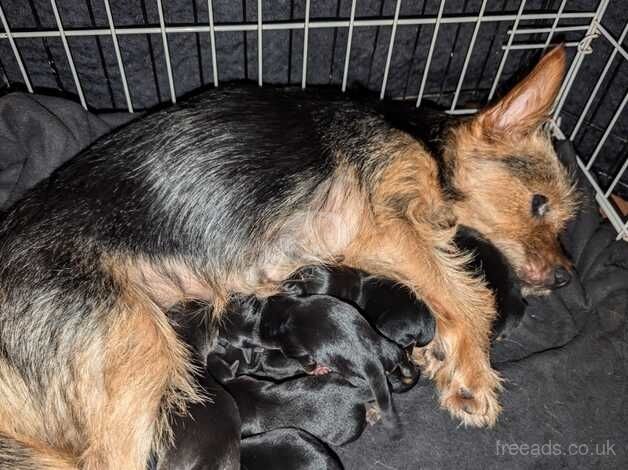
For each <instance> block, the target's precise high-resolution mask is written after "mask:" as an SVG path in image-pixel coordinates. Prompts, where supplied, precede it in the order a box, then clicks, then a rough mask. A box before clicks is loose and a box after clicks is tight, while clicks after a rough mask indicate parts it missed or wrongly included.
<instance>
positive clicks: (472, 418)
mask: <svg viewBox="0 0 628 470" xmlns="http://www.w3.org/2000/svg"><path fill="white" fill-rule="evenodd" d="M442 373H446V374H447V375H448V376H449V377H447V378H449V379H450V380H446V378H443V377H437V383H438V384H439V388H440V393H441V395H440V403H441V406H442V407H443V408H445V409H447V410H448V411H449V413H450V414H451V415H452V416H453V417H455V418H457V419H459V420H460V421H461V422H462V424H463V425H465V426H473V427H485V426H488V427H492V426H493V425H494V424H495V422H496V421H497V417H498V416H499V413H500V411H501V406H500V404H499V402H498V398H497V396H498V392H499V391H501V389H502V385H501V380H500V378H499V376H498V375H497V373H496V372H495V371H493V370H491V369H488V370H486V371H481V370H475V371H473V372H472V374H471V375H467V374H465V373H463V372H462V371H461V370H454V371H453V373H452V372H450V371H443V372H442ZM439 375H440V374H439ZM439 378H440V379H441V380H439ZM443 382H444V383H443Z"/></svg>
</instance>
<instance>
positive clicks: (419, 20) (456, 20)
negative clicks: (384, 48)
mask: <svg viewBox="0 0 628 470" xmlns="http://www.w3.org/2000/svg"><path fill="white" fill-rule="evenodd" d="M594 16H595V13H594V12H582V13H564V14H563V15H562V17H561V18H562V19H568V18H569V19H591V18H593V17H594ZM555 17H556V13H527V14H525V15H523V16H522V17H521V21H524V20H526V21H527V20H551V19H554V18H555ZM515 19H516V15H513V14H499V15H497V14H496V15H485V16H483V17H482V18H481V19H479V18H478V16H443V17H442V19H441V20H440V23H441V24H465V23H476V22H477V21H478V20H479V21H480V22H482V23H492V22H502V21H514V20H515ZM349 23H350V21H349V20H316V21H310V23H309V28H311V29H327V28H348V27H349ZM435 23H436V17H427V16H425V17H414V18H399V21H398V22H397V24H398V26H417V25H433V24H435ZM259 24H260V23H259V22H258V23H237V24H215V25H214V31H215V32H240V33H241V32H246V31H258V30H259V29H260V28H259ZM353 25H354V27H369V26H392V25H393V19H392V18H390V19H388V18H382V19H363V20H354V21H353ZM261 29H262V30H264V31H280V30H291V29H292V30H298V29H305V22H304V21H291V22H272V21H271V22H267V23H263V24H262V26H261ZM164 30H165V32H166V33H167V34H177V33H179V34H182V33H209V32H210V27H209V25H202V24H196V25H185V26H166V27H165V28H164ZM161 31H162V30H161V28H160V27H158V26H133V27H126V28H116V33H117V34H118V36H124V35H133V34H136V35H137V34H140V35H142V34H159V33H161ZM12 34H13V37H14V38H15V39H26V38H53V37H59V36H60V33H59V31H56V30H42V31H13V33H12ZM64 34H65V35H66V36H67V37H74V36H109V34H110V32H109V29H108V28H93V29H90V28H85V29H83V28H81V29H68V30H65V31H64ZM6 38H7V35H6V32H5V33H0V39H6Z"/></svg>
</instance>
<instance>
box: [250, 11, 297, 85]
mask: <svg viewBox="0 0 628 470" xmlns="http://www.w3.org/2000/svg"><path fill="white" fill-rule="evenodd" d="M303 27H304V28H305V23H304V24H303ZM262 28H263V21H262V0H257V84H258V85H259V86H262V83H263V82H262V70H263V69H264V62H263V59H264V57H263V55H262V50H263V49H264V43H263V42H262V39H263V38H262ZM244 66H245V67H246V66H247V64H244Z"/></svg>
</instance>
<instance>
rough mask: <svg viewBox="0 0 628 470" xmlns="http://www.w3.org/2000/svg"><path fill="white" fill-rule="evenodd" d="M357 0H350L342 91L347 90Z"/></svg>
mask: <svg viewBox="0 0 628 470" xmlns="http://www.w3.org/2000/svg"><path fill="white" fill-rule="evenodd" d="M356 2H357V0H352V2H351V16H350V18H349V34H348V35H347V50H346V52H345V68H344V70H343V72H342V92H343V93H344V92H345V91H347V76H348V75H349V60H350V57H351V41H352V39H353V25H354V22H355V4H356Z"/></svg>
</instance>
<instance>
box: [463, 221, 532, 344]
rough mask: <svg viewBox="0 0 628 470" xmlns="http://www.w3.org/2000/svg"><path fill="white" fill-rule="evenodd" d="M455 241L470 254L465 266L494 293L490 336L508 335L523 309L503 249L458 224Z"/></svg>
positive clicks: (519, 288) (496, 338)
mask: <svg viewBox="0 0 628 470" xmlns="http://www.w3.org/2000/svg"><path fill="white" fill-rule="evenodd" d="M454 242H455V243H456V246H458V247H459V248H461V249H463V250H465V251H468V252H469V253H471V255H472V258H471V259H470V261H469V263H468V265H467V266H468V268H469V269H470V270H473V271H475V272H477V273H479V274H480V275H481V276H482V277H483V278H484V279H485V280H486V283H487V285H488V287H489V288H490V289H491V290H492V291H493V292H494V294H495V304H496V306H497V315H496V317H495V320H493V325H492V328H491V337H492V339H493V340H494V341H501V340H502V339H505V338H507V337H508V336H509V335H510V333H511V332H512V331H513V330H514V329H515V328H516V327H517V325H519V323H520V322H521V318H522V317H523V315H524V314H525V309H526V302H525V300H524V297H523V292H522V284H521V281H520V280H519V278H518V277H517V273H516V272H515V271H514V269H513V268H512V266H511V265H510V263H509V262H508V260H507V259H506V257H505V256H504V255H503V254H502V252H501V251H499V250H498V249H497V248H496V247H495V246H494V245H493V244H492V243H491V242H490V241H488V240H487V239H486V238H484V237H482V235H480V234H479V233H478V232H477V231H475V230H473V229H470V228H468V227H460V228H459V229H458V232H457V233H456V237H455V238H454Z"/></svg>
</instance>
